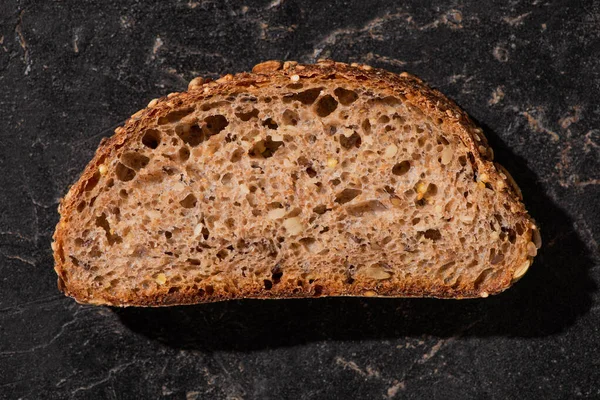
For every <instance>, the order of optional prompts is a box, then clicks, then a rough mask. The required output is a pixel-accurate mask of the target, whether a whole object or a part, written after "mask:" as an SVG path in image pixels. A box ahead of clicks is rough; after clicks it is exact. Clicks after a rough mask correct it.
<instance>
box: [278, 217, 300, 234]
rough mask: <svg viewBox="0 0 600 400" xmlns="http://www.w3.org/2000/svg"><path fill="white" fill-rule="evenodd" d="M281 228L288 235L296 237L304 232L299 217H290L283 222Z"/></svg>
mask: <svg viewBox="0 0 600 400" xmlns="http://www.w3.org/2000/svg"><path fill="white" fill-rule="evenodd" d="M283 227H284V228H285V230H286V231H287V232H288V233H289V234H290V235H297V234H299V233H300V232H302V231H303V230H304V227H303V226H302V220H301V219H300V217H292V218H288V219H286V220H285V221H283Z"/></svg>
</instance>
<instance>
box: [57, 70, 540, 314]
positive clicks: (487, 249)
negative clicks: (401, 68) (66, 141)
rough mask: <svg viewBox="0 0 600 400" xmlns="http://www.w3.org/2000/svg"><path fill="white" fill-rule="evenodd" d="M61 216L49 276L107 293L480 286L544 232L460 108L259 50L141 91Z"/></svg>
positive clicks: (479, 291)
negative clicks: (173, 89) (252, 57)
mask: <svg viewBox="0 0 600 400" xmlns="http://www.w3.org/2000/svg"><path fill="white" fill-rule="evenodd" d="M59 212H60V213H61V219H60V221H59V223H58V225H57V229H56V232H55V234H54V243H53V249H54V259H55V270H56V272H57V274H58V277H59V278H58V280H59V288H60V289H61V290H62V291H63V292H64V293H65V294H67V295H69V296H71V297H74V298H75V299H76V300H77V301H78V302H81V303H89V304H105V305H117V306H166V305H177V304H194V303H202V302H213V301H221V300H229V299H240V298H261V299H268V298H301V297H315V296H316V297H321V296H366V297H436V298H454V299H458V298H476V297H487V296H489V295H491V294H496V293H499V292H502V291H503V290H505V289H507V288H508V287H510V285H511V284H512V283H514V282H515V281H517V280H518V279H520V278H521V277H522V276H523V275H524V274H525V272H526V271H527V269H528V268H529V266H530V265H531V263H532V261H533V258H534V257H535V255H536V253H537V249H538V248H539V247H540V246H541V242H540V235H539V229H538V227H537V226H536V225H535V223H534V221H533V220H532V219H531V217H530V216H529V214H528V213H527V211H526V209H525V207H524V205H523V203H522V202H521V197H520V191H519V188H518V186H517V185H516V184H515V182H514V180H513V179H512V178H511V177H510V175H509V174H508V172H507V171H506V170H505V169H503V168H502V167H501V166H500V165H499V164H497V163H494V162H493V151H492V149H491V148H490V147H489V145H488V144H487V140H486V138H485V136H484V134H483V132H482V130H481V129H480V128H478V127H477V126H476V125H475V124H474V123H473V122H472V121H471V120H470V118H469V117H468V116H467V115H466V114H465V113H464V112H463V111H462V110H460V108H458V106H456V104H454V103H453V102H452V101H450V100H448V99H447V98H446V97H444V96H443V95H442V94H441V93H439V92H438V91H435V90H432V89H430V88H429V87H428V86H426V85H425V84H423V82H422V81H420V80H419V79H418V78H415V77H413V76H410V75H408V74H401V75H396V74H392V73H389V72H386V71H383V70H378V69H373V68H370V67H367V66H354V65H347V64H342V63H335V62H331V61H323V62H320V63H318V64H315V65H300V64H297V63H290V62H286V63H281V62H277V61H269V62H266V63H263V64H259V65H258V66H256V67H255V68H254V69H253V72H252V73H241V74H238V75H235V76H232V75H227V76H225V77H223V78H221V79H219V80H217V81H214V82H207V81H203V80H201V79H196V80H194V81H192V82H191V83H190V88H189V90H188V92H184V93H174V94H171V95H169V96H167V97H165V98H162V99H159V100H153V101H152V102H151V103H150V104H149V105H148V107H147V108H146V109H143V110H141V111H140V112H138V113H136V114H135V115H134V116H133V117H132V118H131V119H130V120H129V121H128V122H127V123H126V124H125V126H124V127H121V128H117V130H116V134H115V135H114V136H113V137H111V138H110V139H107V140H103V142H102V143H101V145H100V147H99V149H98V150H97V152H96V155H95V157H94V159H93V160H92V161H91V162H90V163H89V164H88V166H87V167H86V169H85V170H84V172H83V174H82V176H81V177H80V179H79V180H78V181H77V182H76V183H75V184H74V185H73V186H72V187H71V189H70V190H69V192H68V193H67V195H66V196H65V198H64V199H63V200H62V201H61V205H60V207H59Z"/></svg>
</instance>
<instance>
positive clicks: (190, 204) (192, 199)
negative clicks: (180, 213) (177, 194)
mask: <svg viewBox="0 0 600 400" xmlns="http://www.w3.org/2000/svg"><path fill="white" fill-rule="evenodd" d="M197 203H198V200H197V199H196V196H194V195H193V194H192V193H190V194H188V195H187V196H185V198H184V199H183V200H181V201H180V202H179V204H181V206H182V207H183V208H194V207H196V204H197Z"/></svg>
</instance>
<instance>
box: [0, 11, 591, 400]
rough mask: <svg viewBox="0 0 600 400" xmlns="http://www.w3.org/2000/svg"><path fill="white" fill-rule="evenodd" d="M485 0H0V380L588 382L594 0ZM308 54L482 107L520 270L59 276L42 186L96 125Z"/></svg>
mask: <svg viewBox="0 0 600 400" xmlns="http://www.w3.org/2000/svg"><path fill="white" fill-rule="evenodd" d="M446 3H447V4H448V5H447V4H446ZM506 3H507V4H506V5H501V6H498V5H492V4H491V3H490V4H484V3H483V2H478V1H477V2H476V1H473V2H464V1H460V0H458V1H452V2H441V1H424V2H422V1H409V2H404V4H402V5H400V4H396V3H395V2H393V1H390V0H381V1H369V2H367V1H358V0H352V1H328V2H309V1H305V2H303V1H292V0H275V1H246V2H235V1H193V0H190V1H154V2H138V1H132V0H128V1H116V0H112V1H104V2H76V1H70V2H69V1H12V0H0V10H2V11H1V12H0V115H2V119H1V122H0V135H1V136H0V172H1V173H0V398H2V399H4V398H6V399H16V398H22V399H39V398H44V399H62V398H73V399H105V398H109V399H110V398H115V399H138V398H167V399H221V398H222V399H226V398H227V399H242V398H243V399H315V398H322V399H350V398H361V399H385V398H396V399H424V398H425V399H482V398H491V399H511V398H520V399H554V398H556V399H559V398H560V399H566V398H569V399H572V398H578V397H582V398H599V397H600V333H599V328H598V326H599V325H600V307H598V300H599V299H600V295H599V294H598V281H599V279H600V271H599V268H598V267H599V263H600V254H599V249H598V240H599V235H600V211H599V209H600V202H599V198H600V190H599V188H600V157H599V156H600V128H598V126H600V106H599V105H598V104H599V103H598V98H599V90H600V57H599V56H600V4H599V3H597V2H587V4H588V5H587V6H585V7H583V6H575V4H576V2H568V1H539V0H536V1H529V2H525V1H511V2H506ZM449 4H451V5H449ZM324 57H329V58H333V59H336V60H339V61H344V62H360V63H367V64H370V65H372V66H375V67H382V68H386V69H388V70H391V71H395V72H401V71H404V70H406V71H409V72H411V73H413V74H416V75H418V76H420V77H421V78H423V79H424V80H425V81H426V82H428V83H429V84H431V85H432V86H434V87H436V88H438V89H440V90H441V91H442V92H443V93H445V94H447V95H448V96H449V97H451V98H453V99H454V100H456V101H457V102H458V103H459V104H460V105H461V106H462V107H463V108H464V109H465V110H466V111H467V112H468V113H470V115H471V116H473V117H474V118H475V119H476V120H477V121H478V122H479V123H480V124H481V125H482V126H483V128H484V130H485V132H486V134H487V135H488V137H489V140H490V143H491V144H492V146H493V148H494V149H495V153H496V158H497V159H498V160H499V161H500V162H501V163H502V164H503V165H504V166H506V167H507V169H508V170H509V171H510V172H511V173H512V174H513V175H514V177H515V179H516V181H517V182H518V183H519V184H520V186H521V188H522V190H523V194H524V197H525V200H526V204H527V206H528V209H529V210H530V211H531V214H532V215H533V216H534V217H535V218H536V219H537V221H538V223H539V225H540V226H541V228H542V236H543V240H544V247H543V248H542V249H541V251H540V254H539V256H538V257H537V259H536V261H535V263H534V265H533V267H532V268H531V269H530V271H529V273H528V274H527V275H526V276H525V277H524V279H523V280H521V281H520V282H519V283H518V284H517V285H516V286H515V287H513V288H512V289H510V290H508V291H507V292H505V293H503V294H501V295H499V296H495V297H491V298H488V299H482V300H466V301H440V300H431V299H426V300H420V299H413V300H403V299H399V300H398V299H396V300H393V299H360V298H346V299H341V298H330V299H310V300H282V301H258V300H251V301H232V302H226V303H218V304H210V305H200V306H188V307H175V308H163V309H111V308H106V307H90V306H81V305H78V304H76V303H75V302H74V301H73V300H71V299H68V298H65V297H64V296H62V295H61V294H60V293H59V292H58V290H57V288H56V275H55V273H54V271H53V269H52V268H53V261H52V256H51V250H50V238H51V235H52V232H53V229H54V226H55V224H56V222H57V221H58V214H57V212H56V207H57V203H58V199H59V198H60V197H61V196H63V195H64V194H65V193H66V189H67V187H68V185H69V184H71V183H73V182H74V180H75V179H76V178H77V176H78V174H79V172H80V171H81V170H82V169H83V167H84V166H85V164H86V163H87V162H88V161H89V160H90V159H91V157H92V154H93V153H94V150H95V149H96V147H97V145H98V143H99V141H100V139H101V138H102V137H106V136H109V135H111V134H112V132H113V130H114V129H115V128H116V127H117V126H119V125H120V124H122V123H123V122H124V120H125V119H126V118H127V117H128V116H130V115H131V114H132V113H134V112H135V111H137V110H138V109H140V108H142V107H143V106H145V105H146V104H147V103H148V101H149V100H150V99H153V98H155V97H159V96H162V95H165V94H167V93H169V92H172V91H181V90H185V88H186V85H187V82H188V81H189V80H190V79H191V78H193V77H195V76H198V75H200V76H205V77H213V78H214V77H217V76H218V75H219V74H222V73H227V72H239V71H244V70H249V69H250V68H251V67H252V66H253V65H254V64H256V63H258V62H260V61H263V60H267V59H284V60H285V59H294V60H299V61H303V62H310V61H314V60H315V59H317V58H324Z"/></svg>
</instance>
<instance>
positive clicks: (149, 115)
mask: <svg viewBox="0 0 600 400" xmlns="http://www.w3.org/2000/svg"><path fill="white" fill-rule="evenodd" d="M252 71H253V72H251V73H247V72H243V73H239V74H236V75H225V76H223V77H222V78H220V79H218V80H216V81H205V80H203V79H199V78H197V79H195V80H193V81H192V82H191V83H190V87H189V90H188V91H187V92H182V93H171V94H169V95H168V96H165V97H162V98H160V99H157V100H153V101H151V102H150V104H149V105H148V107H146V108H144V109H142V110H140V111H138V112H137V113H135V114H134V115H133V116H132V117H131V118H130V119H129V120H127V122H126V123H125V125H124V126H123V127H119V128H117V129H116V130H115V134H114V135H113V136H112V137H110V138H108V139H103V140H102V141H101V142H100V145H99V147H98V149H97V150H96V153H95V156H94V157H93V159H92V160H91V161H90V163H89V164H88V165H87V166H86V168H85V170H84V171H83V173H82V174H81V177H80V178H79V179H78V181H77V182H76V183H75V184H74V185H73V186H71V188H70V189H69V191H68V193H67V194H66V196H65V197H64V198H63V199H62V200H61V202H60V205H59V213H60V214H61V218H60V221H59V223H58V225H57V227H56V231H55V233H54V236H53V239H54V243H53V246H52V247H53V250H54V261H55V270H56V272H57V274H58V287H59V289H60V290H61V291H63V292H64V293H65V294H66V295H68V296H71V297H74V298H75V299H76V300H77V301H78V302H82V303H91V304H105V305H115V306H168V305H177V304H195V303H203V302H213V301H221V300H229V299H234V298H264V299H266V298H294V297H310V296H368V297H437V298H455V299H459V298H474V297H487V296H488V295H489V294H495V293H499V292H502V291H504V290H505V289H507V288H508V287H510V285H511V284H512V283H514V282H515V281H516V280H518V279H519V278H520V277H521V276H522V275H523V273H524V271H522V270H523V268H524V267H525V265H526V264H527V266H526V267H525V270H526V268H527V267H528V266H529V265H530V264H531V262H532V260H533V257H531V256H528V254H527V249H526V248H525V246H524V245H523V244H521V248H520V249H516V250H515V251H517V252H518V253H519V254H521V255H522V257H520V258H519V261H518V262H517V263H514V265H511V266H508V267H507V268H506V271H505V273H504V274H502V275H501V276H500V277H499V278H498V279H494V280H493V281H491V282H490V283H489V284H487V285H486V286H485V287H483V288H479V290H476V289H474V287H473V285H470V284H468V283H464V284H462V285H459V286H458V287H456V288H449V287H443V286H439V285H434V284H432V283H431V282H424V281H406V282H404V285H402V286H401V287H399V285H393V286H392V285H388V286H386V285H385V283H383V284H380V285H378V286H377V287H360V288H358V287H345V286H343V285H341V284H339V283H330V282H324V283H323V285H322V286H320V290H319V291H318V293H315V291H314V290H313V289H310V290H302V289H300V290H299V289H298V287H292V286H291V284H288V285H286V284H284V283H283V282H282V283H281V284H279V285H277V286H276V287H273V288H272V289H270V290H265V289H264V288H263V287H262V286H258V285H252V284H248V285H246V286H244V287H243V288H242V289H240V290H239V291H234V292H218V291H215V292H214V293H211V294H207V293H203V291H202V292H199V291H197V290H191V289H182V290H180V291H177V292H175V293H169V292H168V288H159V289H157V290H155V291H153V292H152V293H150V294H144V295H142V296H140V295H135V294H134V293H131V292H121V293H117V294H116V295H111V294H108V293H102V295H101V296H102V297H100V298H99V297H95V296H93V295H92V294H91V293H90V291H89V290H88V289H89V288H87V287H86V286H85V283H84V282H73V281H70V282H65V281H66V279H65V276H66V275H65V270H66V269H67V268H68V262H67V261H66V260H65V255H64V251H63V242H64V241H65V238H66V236H67V235H68V227H69V221H70V219H71V216H72V215H73V213H74V211H75V208H76V205H77V204H78V201H79V200H80V198H81V196H82V195H83V191H84V188H85V186H86V184H87V182H88V181H89V180H90V179H93V177H94V175H95V174H97V172H98V169H99V166H100V165H102V164H103V163H104V161H105V160H106V159H108V158H109V157H111V155H113V154H114V153H115V152H116V151H117V150H118V149H119V148H121V147H122V146H124V145H125V144H126V143H127V142H128V140H129V139H130V138H132V137H135V136H136V135H137V134H138V133H139V132H140V131H142V130H144V129H145V128H146V127H147V126H148V125H149V124H150V123H151V122H153V121H155V120H156V118H157V117H161V116H165V115H167V114H168V113H169V112H171V111H173V110H175V109H178V108H181V107H182V106H185V105H187V104H195V103H197V102H200V101H203V100H204V99H207V98H209V97H211V96H213V95H216V94H222V93H230V92H240V91H243V90H244V88H246V87H250V86H253V87H263V86H268V85H272V84H277V83H286V84H287V83H289V82H290V81H295V80H297V79H303V78H331V79H336V80H342V81H348V82H352V83H355V84H360V85H362V86H363V87H367V88H369V89H373V90H377V91H378V92H379V93H383V94H389V95H393V96H397V97H400V98H402V99H403V100H404V101H405V102H407V103H409V104H411V105H412V106H414V107H415V108H416V109H417V110H419V111H420V112H422V113H423V114H425V115H426V116H428V117H430V118H431V119H433V120H438V121H441V122H442V123H443V124H444V129H445V130H447V131H449V132H450V133H454V134H456V135H458V137H460V139H461V140H462V142H463V143H464V144H465V145H466V147H467V148H468V149H469V150H470V151H471V152H472V154H473V155H474V158H475V164H476V166H477V170H478V171H479V173H480V174H481V173H485V174H487V175H488V176H489V179H490V181H494V182H500V181H502V182H505V185H503V188H504V190H499V191H498V192H497V194H498V196H502V198H501V199H500V200H499V201H503V202H506V203H507V204H509V205H510V209H511V213H512V215H513V216H514V218H515V221H521V222H523V225H524V226H525V227H526V232H525V233H524V237H526V238H527V239H528V240H529V241H532V240H534V241H539V240H538V239H539V233H538V232H537V231H538V227H537V226H536V224H535V222H534V221H533V219H532V218H531V217H530V216H529V215H528V213H527V211H526V209H525V206H524V204H523V203H522V202H521V196H520V190H519V188H518V186H516V184H515V183H514V180H513V179H512V178H511V177H510V175H509V174H508V172H507V171H506V170H505V169H504V168H502V167H501V166H499V165H498V164H497V163H494V162H493V152H492V150H491V148H490V147H489V145H488V143H487V139H486V138H485V136H484V134H483V131H482V130H481V129H480V128H478V127H477V126H476V125H475V123H474V122H473V121H472V120H471V119H470V118H469V116H468V115H467V114H466V113H465V112H464V111H463V110H461V109H460V108H459V107H458V105H456V103H454V102H453V101H451V100H449V99H448V98H447V97H445V96H444V95H443V94H442V93H440V92H439V91H437V90H435V89H432V88H430V87H428V86H427V85H426V84H424V83H423V81H422V80H420V79H419V78H417V77H414V76H412V75H410V74H408V73H402V74H399V75H398V74H394V73H391V72H388V71H385V70H382V69H376V68H372V67H370V66H367V65H358V64H350V65H349V64H344V63H339V62H334V61H331V60H319V62H318V63H317V64H298V63H295V62H290V61H287V62H285V63H284V62H279V61H274V60H273V61H267V62H264V63H261V64H258V65H257V66H255V67H254V68H253V70H252ZM525 243H527V241H526V242H525Z"/></svg>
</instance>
